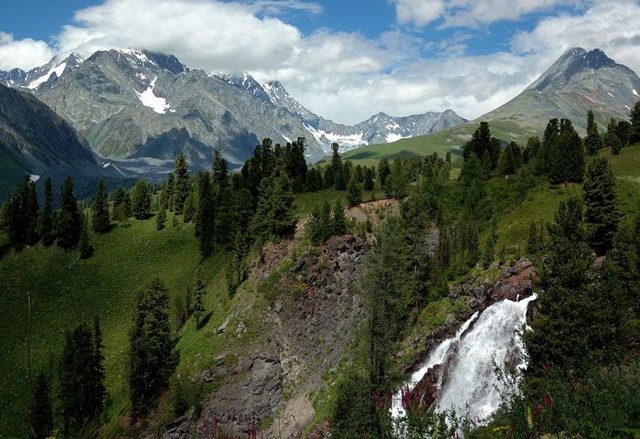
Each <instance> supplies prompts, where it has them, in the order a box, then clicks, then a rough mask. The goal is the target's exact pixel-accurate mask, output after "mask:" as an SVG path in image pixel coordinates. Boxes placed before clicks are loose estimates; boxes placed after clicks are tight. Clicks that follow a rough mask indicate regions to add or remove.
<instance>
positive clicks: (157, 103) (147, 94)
mask: <svg viewBox="0 0 640 439" xmlns="http://www.w3.org/2000/svg"><path fill="white" fill-rule="evenodd" d="M157 80H158V77H157V76H156V77H155V78H153V81H151V84H150V85H149V88H147V89H146V90H145V91H143V92H142V93H138V91H137V90H134V91H135V92H136V95H138V99H140V102H142V105H144V106H145V107H149V108H151V109H152V110H153V111H155V112H156V113H159V114H165V113H166V112H167V110H168V111H171V112H173V111H175V110H172V109H171V105H170V104H168V103H167V100H166V99H165V98H162V97H160V96H156V95H155V93H154V92H153V89H154V88H155V86H156V81H157Z"/></svg>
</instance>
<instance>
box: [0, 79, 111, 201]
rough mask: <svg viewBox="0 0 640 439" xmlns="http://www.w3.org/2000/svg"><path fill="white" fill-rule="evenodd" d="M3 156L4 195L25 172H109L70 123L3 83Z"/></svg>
mask: <svg viewBox="0 0 640 439" xmlns="http://www.w3.org/2000/svg"><path fill="white" fill-rule="evenodd" d="M0 156H1V157H2V160H0V198H3V195H4V196H6V195H8V193H9V191H10V190H12V189H13V187H14V185H15V184H16V183H17V182H18V180H20V179H21V178H22V177H24V176H25V175H30V174H32V175H37V176H39V175H41V174H43V173H45V172H48V173H67V174H72V175H86V174H92V175H95V176H100V175H108V172H106V171H103V170H102V169H101V168H102V167H101V166H99V164H98V161H97V159H96V156H95V155H94V154H93V152H92V151H91V149H89V147H88V145H87V144H86V142H85V141H84V140H83V139H82V138H81V137H79V136H78V135H77V134H76V132H75V130H74V129H73V127H72V126H71V125H70V124H69V123H68V122H66V121H65V120H64V119H62V118H61V117H59V116H58V115H56V114H55V113H54V112H53V111H51V109H50V108H49V107H47V106H46V105H45V104H43V103H42V102H40V101H39V100H38V99H36V98H35V97H33V96H32V95H30V94H28V93H24V92H20V91H17V90H14V89H11V88H8V87H5V86H3V85H0ZM35 178H37V177H35Z"/></svg>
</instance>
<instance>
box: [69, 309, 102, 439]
mask: <svg viewBox="0 0 640 439" xmlns="http://www.w3.org/2000/svg"><path fill="white" fill-rule="evenodd" d="M95 330H96V333H95V334H94V333H93V332H92V330H91V328H90V327H89V326H88V325H86V324H84V323H83V324H80V325H78V326H77V327H76V328H75V329H74V330H73V331H71V332H67V333H66V337H65V344H64V348H63V351H62V359H61V361H60V406H61V410H62V417H63V420H64V430H65V435H69V434H70V433H72V432H74V431H78V430H79V429H81V428H82V427H83V426H84V425H85V424H87V423H88V422H91V421H95V420H96V419H97V417H98V415H99V414H100V413H101V411H102V409H103V406H104V400H105V396H106V392H105V388H104V365H103V362H104V357H103V355H102V338H101V332H100V325H99V323H98V322H97V321H96V325H95Z"/></svg>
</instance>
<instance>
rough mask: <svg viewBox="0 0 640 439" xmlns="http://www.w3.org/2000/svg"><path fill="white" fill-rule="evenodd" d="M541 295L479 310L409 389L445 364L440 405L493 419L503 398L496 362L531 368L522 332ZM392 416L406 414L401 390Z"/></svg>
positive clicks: (435, 354)
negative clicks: (531, 309)
mask: <svg viewBox="0 0 640 439" xmlns="http://www.w3.org/2000/svg"><path fill="white" fill-rule="evenodd" d="M536 298H537V296H536V295H533V296H530V297H528V298H526V299H523V300H521V301H519V302H513V301H511V300H503V301H501V302H497V303H495V304H493V305H491V306H490V307H488V308H487V309H485V310H484V311H483V312H482V314H480V316H478V315H477V313H476V314H474V315H473V316H472V317H471V318H470V319H469V320H467V321H466V322H465V323H464V324H463V325H462V326H461V327H460V329H459V330H458V332H457V333H456V335H455V337H453V338H450V339H447V340H445V341H443V342H442V343H440V345H438V346H437V347H436V348H435V349H434V350H433V351H431V353H430V354H429V356H428V357H427V360H426V361H425V363H424V365H423V366H422V367H421V368H420V369H419V370H417V371H416V372H414V373H413V374H412V375H411V378H410V379H409V381H408V382H407V383H406V385H405V386H404V388H405V389H407V388H408V389H409V390H413V389H414V388H415V386H416V385H417V384H418V383H419V382H420V380H421V379H422V378H423V377H424V376H425V374H426V373H427V371H428V370H429V369H431V368H432V367H433V366H435V365H438V364H441V365H443V367H442V371H441V372H440V376H439V385H440V394H439V396H438V399H437V400H436V409H438V410H440V411H444V410H450V409H454V410H455V411H456V413H457V414H458V415H467V416H468V417H469V419H470V420H472V421H474V422H483V421H486V420H488V418H489V417H490V416H491V415H493V414H494V413H495V412H496V410H497V409H498V408H499V405H500V402H501V400H500V390H501V389H500V387H499V386H500V382H499V380H498V377H497V376H496V373H495V366H498V367H500V368H504V365H505V363H511V364H512V365H514V366H516V367H517V368H518V369H524V368H526V363H525V360H524V346H523V343H522V339H521V337H520V333H519V332H520V330H521V329H522V327H523V326H524V324H525V323H526V319H527V308H528V307H529V303H531V302H532V301H533V300H535V299H536ZM472 324H473V326H471V325H472ZM470 326H471V329H469V327H470ZM391 414H392V416H393V417H394V418H398V417H402V416H403V415H404V409H403V407H402V390H401V391H399V392H397V393H396V394H395V395H394V397H393V401H392V407H391Z"/></svg>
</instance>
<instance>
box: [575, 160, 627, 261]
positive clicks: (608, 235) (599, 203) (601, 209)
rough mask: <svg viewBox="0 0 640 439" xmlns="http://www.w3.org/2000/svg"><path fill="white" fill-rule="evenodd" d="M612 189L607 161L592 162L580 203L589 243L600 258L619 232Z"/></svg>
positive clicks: (618, 214)
mask: <svg viewBox="0 0 640 439" xmlns="http://www.w3.org/2000/svg"><path fill="white" fill-rule="evenodd" d="M615 186H616V184H615V177H614V176H613V172H612V171H611V167H610V166H609V162H608V161H607V159H605V158H603V157H596V158H594V159H593V160H592V161H591V163H590V164H589V167H588V168H587V175H586V179H585V182H584V185H583V199H584V204H585V223H586V224H587V227H588V229H589V243H590V244H591V247H592V248H593V249H594V250H595V251H596V253H597V254H599V255H602V254H605V253H606V252H608V251H609V250H611V248H612V247H613V238H614V236H615V234H616V231H617V229H618V220H619V218H620V213H619V212H618V209H617V206H616V190H615Z"/></svg>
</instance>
